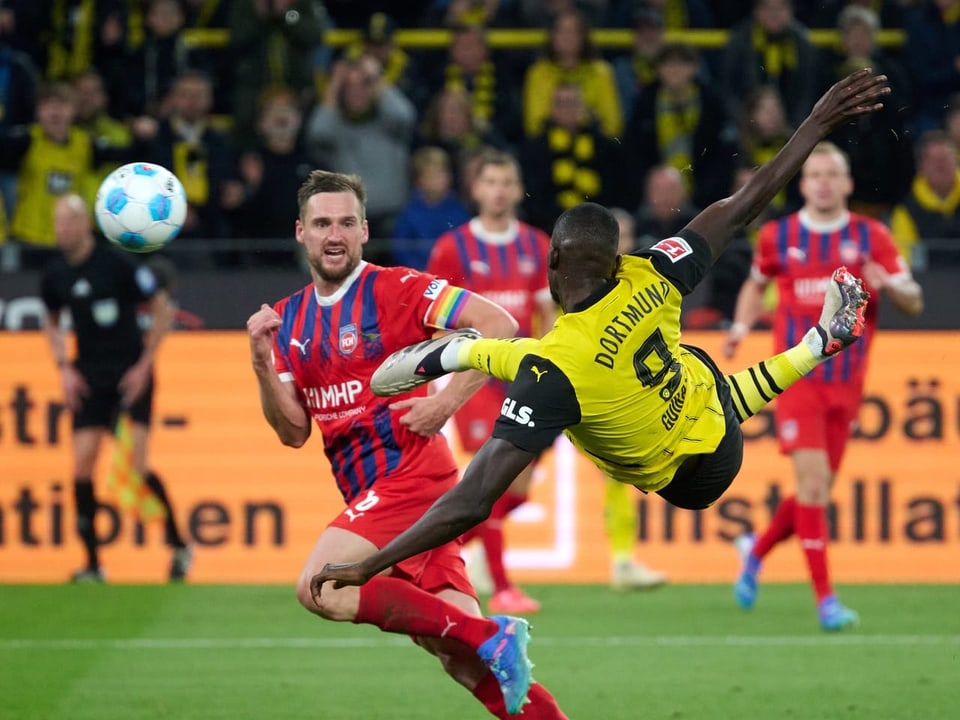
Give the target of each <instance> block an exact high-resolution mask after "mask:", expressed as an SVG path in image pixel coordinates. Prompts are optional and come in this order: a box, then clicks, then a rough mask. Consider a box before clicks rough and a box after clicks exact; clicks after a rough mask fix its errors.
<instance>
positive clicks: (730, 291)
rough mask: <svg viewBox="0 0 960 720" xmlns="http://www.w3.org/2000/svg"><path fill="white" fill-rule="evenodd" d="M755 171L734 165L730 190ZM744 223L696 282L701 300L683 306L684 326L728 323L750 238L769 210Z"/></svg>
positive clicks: (744, 273)
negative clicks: (689, 305)
mask: <svg viewBox="0 0 960 720" xmlns="http://www.w3.org/2000/svg"><path fill="white" fill-rule="evenodd" d="M756 172H757V168H756V167H744V166H741V167H739V168H737V170H736V171H735V173H734V176H733V187H732V188H731V189H730V193H731V194H733V193H735V192H736V191H737V190H739V189H740V188H742V187H743V186H744V185H745V184H746V183H747V181H748V180H749V179H750V178H751V177H753V176H754V175H755V174H756ZM761 216H762V218H761V217H757V218H755V219H754V220H753V222H751V223H750V225H748V226H747V227H744V228H741V229H740V232H739V233H738V234H737V236H736V237H734V238H733V239H732V240H731V241H730V244H729V245H728V246H727V249H726V250H724V251H723V253H721V255H720V257H718V258H717V259H716V261H715V262H714V264H713V266H712V267H711V268H710V270H709V271H708V272H707V276H706V277H705V278H704V279H703V280H702V281H701V285H700V286H698V291H699V292H702V291H703V290H701V288H703V289H705V290H706V292H705V294H704V299H703V303H702V304H701V305H699V306H695V307H691V308H690V309H689V310H684V312H683V319H682V324H683V327H684V328H685V329H691V330H703V329H722V328H727V327H729V326H730V323H731V322H732V321H733V315H734V311H735V310H736V307H737V296H738V295H739V294H740V287H741V286H742V285H743V282H744V280H746V279H747V277H748V276H749V275H750V263H751V261H752V259H753V242H754V240H753V239H754V237H755V236H756V233H757V230H759V229H760V226H761V225H762V224H763V223H764V222H766V220H767V219H769V218H770V211H769V209H768V210H764V211H763V212H762V213H761Z"/></svg>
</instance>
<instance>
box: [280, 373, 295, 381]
mask: <svg viewBox="0 0 960 720" xmlns="http://www.w3.org/2000/svg"><path fill="white" fill-rule="evenodd" d="M278 375H279V377H280V382H293V373H292V372H284V373H278Z"/></svg>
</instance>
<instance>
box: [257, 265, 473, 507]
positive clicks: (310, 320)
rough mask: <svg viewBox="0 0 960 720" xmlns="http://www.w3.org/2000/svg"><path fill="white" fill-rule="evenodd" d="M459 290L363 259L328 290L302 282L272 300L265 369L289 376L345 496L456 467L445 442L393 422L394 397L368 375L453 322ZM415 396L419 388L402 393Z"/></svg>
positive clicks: (443, 474)
mask: <svg viewBox="0 0 960 720" xmlns="http://www.w3.org/2000/svg"><path fill="white" fill-rule="evenodd" d="M468 296H469V293H468V292H466V291H465V290H462V289H460V288H457V287H454V286H451V285H450V284H448V283H447V282H446V281H445V280H441V279H438V278H435V277H433V276H432V275H428V274H426V273H422V272H418V271H415V270H411V269H409V268H404V267H396V268H383V267H378V266H376V265H372V264H369V263H365V262H362V263H361V264H360V265H359V266H358V267H357V269H356V270H355V271H354V272H353V273H352V274H351V276H350V277H349V278H347V280H346V281H344V283H343V286H342V287H341V288H340V289H339V290H338V291H337V292H336V293H335V294H334V295H332V296H329V297H320V296H318V295H317V293H316V291H315V289H314V286H313V284H310V285H307V286H306V287H305V288H303V289H302V290H300V291H299V292H297V293H294V294H293V295H290V296H289V297H286V298H284V299H283V300H281V301H279V302H278V303H276V305H274V309H275V310H276V312H277V313H278V314H279V315H280V317H281V318H282V320H283V322H282V325H281V327H280V330H279V331H278V333H277V336H276V341H275V344H274V350H273V353H274V367H275V368H276V370H277V373H278V374H279V375H280V378H281V379H282V380H284V381H292V382H295V383H296V386H297V389H298V390H299V394H300V399H301V402H302V403H303V405H304V407H305V408H306V409H307V411H308V412H309V413H310V415H311V416H312V417H313V419H314V421H315V422H316V423H317V426H318V427H319V428H320V431H321V433H322V434H323V445H324V451H325V453H326V455H327V458H328V459H329V461H330V465H331V467H332V469H333V475H334V477H335V478H336V481H337V485H338V486H339V488H340V492H341V493H342V494H343V497H344V500H345V501H346V502H347V503H349V502H351V501H352V500H353V499H354V498H356V497H357V496H358V495H359V494H360V493H361V492H363V491H365V490H367V489H368V488H370V487H371V486H372V485H373V484H374V483H376V482H384V479H387V478H397V477H404V478H410V477H415V478H417V479H420V480H423V481H428V480H429V479H430V478H438V479H439V478H444V479H446V477H448V473H450V472H451V471H454V472H455V471H456V465H455V463H454V460H453V456H452V454H451V452H450V449H449V447H448V446H447V443H446V440H445V439H444V438H443V437H442V436H440V435H435V436H433V437H429V438H425V437H422V436H420V435H417V434H416V433H414V432H411V431H410V430H408V429H407V428H405V427H404V426H403V425H401V424H400V422H399V421H398V416H397V415H396V414H394V413H393V412H391V410H390V409H389V405H390V403H391V402H394V401H396V400H397V399H398V398H380V397H377V396H376V395H374V394H373V392H371V390H370V377H371V375H373V372H374V371H375V370H376V369H377V367H378V366H379V365H380V363H381V362H382V361H383V360H384V359H385V358H386V357H387V355H389V354H390V353H392V352H394V351H396V350H399V349H400V348H402V347H405V346H407V345H411V344H413V343H417V342H420V341H421V340H426V339H427V338H430V337H432V335H433V333H434V330H436V329H444V328H453V327H455V326H456V322H457V318H458V317H459V315H460V312H461V310H462V309H463V305H464V304H465V303H466V300H467V298H468ZM424 394H426V388H425V387H423V388H418V389H417V390H414V391H413V392H411V393H409V394H408V395H404V396H401V397H410V396H414V395H424Z"/></svg>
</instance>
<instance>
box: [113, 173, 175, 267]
mask: <svg viewBox="0 0 960 720" xmlns="http://www.w3.org/2000/svg"><path fill="white" fill-rule="evenodd" d="M95 213H96V216H97V224H98V225H99V226H100V230H101V231H103V234H104V235H106V236H107V239H108V240H110V241H111V242H113V243H115V244H117V245H119V246H120V247H122V248H123V249H124V250H130V251H132V252H152V251H154V250H159V249H160V248H162V247H163V246H164V245H166V244H167V243H168V242H170V241H171V240H173V239H174V238H175V237H176V236H177V233H179V232H180V229H181V228H182V227H183V221H184V220H185V219H186V217H187V195H186V193H185V192H184V191H183V185H181V184H180V181H179V180H178V179H177V176H176V175H174V174H173V173H172V172H170V171H169V170H167V169H166V168H165V167H161V166H160V165H155V164H153V163H144V162H137V163H130V164H129V165H124V166H123V167H119V168H117V169H116V170H114V171H113V172H112V173H110V174H109V175H107V177H106V178H105V179H104V181H103V182H102V183H101V184H100V189H99V190H97V201H96V204H95Z"/></svg>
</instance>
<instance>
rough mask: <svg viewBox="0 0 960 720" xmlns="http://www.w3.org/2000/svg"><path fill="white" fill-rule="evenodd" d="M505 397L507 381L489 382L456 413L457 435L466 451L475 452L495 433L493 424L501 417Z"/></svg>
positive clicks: (454, 419) (454, 417)
mask: <svg viewBox="0 0 960 720" xmlns="http://www.w3.org/2000/svg"><path fill="white" fill-rule="evenodd" d="M505 397H507V386H506V384H505V383H503V382H501V381H499V380H494V381H492V382H487V383H484V384H483V386H482V387H481V388H480V389H479V390H477V391H476V392H475V393H474V394H473V395H471V396H470V399H469V400H467V401H466V402H465V403H464V404H463V406H462V407H461V408H460V409H459V410H457V412H456V413H455V414H454V416H453V422H454V424H455V425H456V426H457V436H458V437H459V438H460V446H461V447H462V448H463V450H464V451H465V452H469V453H475V452H476V451H477V450H479V449H480V448H481V447H482V446H483V444H484V443H485V442H486V441H487V440H488V439H489V438H490V436H491V435H493V426H494V424H496V422H497V418H498V417H500V409H501V408H502V407H503V400H504V398H505Z"/></svg>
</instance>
